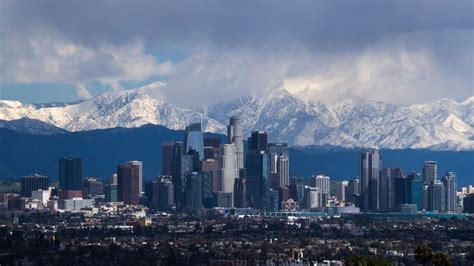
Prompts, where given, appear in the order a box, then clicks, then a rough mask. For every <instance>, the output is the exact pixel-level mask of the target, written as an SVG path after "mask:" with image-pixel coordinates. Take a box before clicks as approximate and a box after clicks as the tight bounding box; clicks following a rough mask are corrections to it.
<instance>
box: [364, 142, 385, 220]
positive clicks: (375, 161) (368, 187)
mask: <svg viewBox="0 0 474 266" xmlns="http://www.w3.org/2000/svg"><path fill="white" fill-rule="evenodd" d="M381 167H382V156H381V154H380V152H379V151H378V150H371V151H366V152H363V153H362V154H361V158H360V192H361V196H362V209H363V210H365V211H367V210H370V211H376V210H378V209H379V208H380V204H379V198H380V195H379V194H380V191H379V173H380V168H381Z"/></svg>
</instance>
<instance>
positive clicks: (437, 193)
mask: <svg viewBox="0 0 474 266" xmlns="http://www.w3.org/2000/svg"><path fill="white" fill-rule="evenodd" d="M444 197H445V190H444V185H443V183H442V182H441V181H439V180H436V179H435V180H433V181H431V184H430V185H429V186H428V210H429V211H444V210H445V207H446V202H445V198H444Z"/></svg>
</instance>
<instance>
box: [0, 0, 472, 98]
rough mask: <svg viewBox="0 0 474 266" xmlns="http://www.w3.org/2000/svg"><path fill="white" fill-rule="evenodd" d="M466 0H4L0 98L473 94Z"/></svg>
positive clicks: (0, 17)
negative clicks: (149, 91) (144, 91)
mask: <svg viewBox="0 0 474 266" xmlns="http://www.w3.org/2000/svg"><path fill="white" fill-rule="evenodd" d="M473 12H474V11H473V1H409V0H403V1H375V0H374V1H349V0H348V1H281V2H280V1H248V2H246V1H163V2H162V1H151V0H150V1H123V0H122V1H120V0H119V1H117V0H115V1H88V0H85V1H59V0H57V1H51V0H48V1H43V0H36V1H6V0H0V99H15V100H21V101H27V102H51V101H74V100H78V99H85V98H90V97H92V96H94V95H97V94H98V93H101V92H104V91H108V90H121V89H129V88H133V87H137V86H141V85H144V84H147V83H150V82H155V81H162V82H164V83H166V84H167V86H165V87H164V88H161V90H163V94H164V95H165V97H166V98H167V99H168V100H169V101H170V102H173V103H177V104H182V105H187V106H193V105H199V104H211V103H215V102H218V101H223V100H230V99H232V98H236V97H241V96H245V95H249V94H251V95H255V96H258V95H262V94H263V93H265V92H266V91H268V90H270V89H272V88H275V87H279V86H283V87H285V88H286V89H288V90H289V91H291V92H292V93H294V94H296V95H299V96H301V97H306V98H310V99H314V100H322V101H334V100H337V99H339V98H341V97H346V96H348V95H353V96H358V97H363V98H366V99H371V100H382V101H387V102H391V103H394V104H397V105H408V104H414V103H422V102H428V101H433V100H437V99H440V98H452V99H455V100H462V99H464V98H467V97H469V96H472V95H473V94H474V93H473V83H474V78H473V76H474V63H473V60H474V50H473V49H474V43H473V42H474V38H473V37H474V35H473V33H474V31H473V17H474V14H473Z"/></svg>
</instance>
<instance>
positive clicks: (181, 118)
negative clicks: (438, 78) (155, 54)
mask: <svg viewBox="0 0 474 266" xmlns="http://www.w3.org/2000/svg"><path fill="white" fill-rule="evenodd" d="M162 86H163V84H162V83H153V84H150V85H147V86H145V87H142V88H139V89H134V90H124V91H116V92H108V93H104V94H101V95H98V96H96V97H94V98H92V99H90V100H86V101H82V102H78V103H72V104H65V105H61V104H54V105H33V104H23V103H21V102H17V101H0V119H3V120H15V119H20V118H24V117H26V118H31V119H37V120H40V121H43V122H46V123H49V124H52V125H55V126H57V127H60V128H63V129H66V130H70V131H79V130H90V129H98V128H111V127H138V126H141V125H144V124H149V123H151V124H159V125H163V126H166V127H168V128H171V129H183V128H184V127H185V126H186V125H188V124H190V123H192V122H197V121H199V120H200V119H201V114H200V113H199V112H197V111H194V110H190V109H186V108H182V107H179V106H175V105H173V104H170V103H167V102H165V101H164V99H163V98H162V97H161V96H160V95H161V94H160V88H161V87H162ZM207 113H208V114H207V115H206V116H203V119H204V124H205V129H206V131H210V132H220V133H223V132H225V125H226V124H227V123H228V119H229V117H230V116H232V115H236V116H239V117H240V118H241V123H242V127H243V129H244V134H245V135H248V134H249V133H250V132H251V131H252V130H266V131H268V133H269V137H270V140H271V141H284V142H288V143H289V144H290V145H293V146H305V145H333V146H342V147H379V148H430V149H436V150H474V97H470V98H468V99H466V100H465V101H463V102H456V101H453V100H449V99H442V100H439V101H436V102H433V103H427V104H419V105H413V106H408V107H399V106H395V105H391V104H388V103H384V102H377V101H368V100H364V99H360V98H355V97H349V98H346V99H343V100H340V101H338V102H336V103H332V104H328V103H322V102H318V101H308V100H305V99H301V96H300V95H294V94H292V93H290V92H288V91H287V90H285V89H284V88H282V87H279V88H275V89H273V90H272V91H270V92H268V93H267V94H266V95H265V96H264V97H260V98H252V97H246V98H240V99H236V100H233V101H230V102H224V103H217V104H216V105H213V106H209V107H208V112H207Z"/></svg>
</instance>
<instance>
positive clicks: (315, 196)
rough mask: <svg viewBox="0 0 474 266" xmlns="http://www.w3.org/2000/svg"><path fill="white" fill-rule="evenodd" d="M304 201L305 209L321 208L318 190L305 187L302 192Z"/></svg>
mask: <svg viewBox="0 0 474 266" xmlns="http://www.w3.org/2000/svg"><path fill="white" fill-rule="evenodd" d="M304 192H305V193H304V200H305V208H306V209H314V208H319V207H321V198H322V197H321V192H320V190H319V188H316V187H310V186H306V187H305V191H304Z"/></svg>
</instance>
